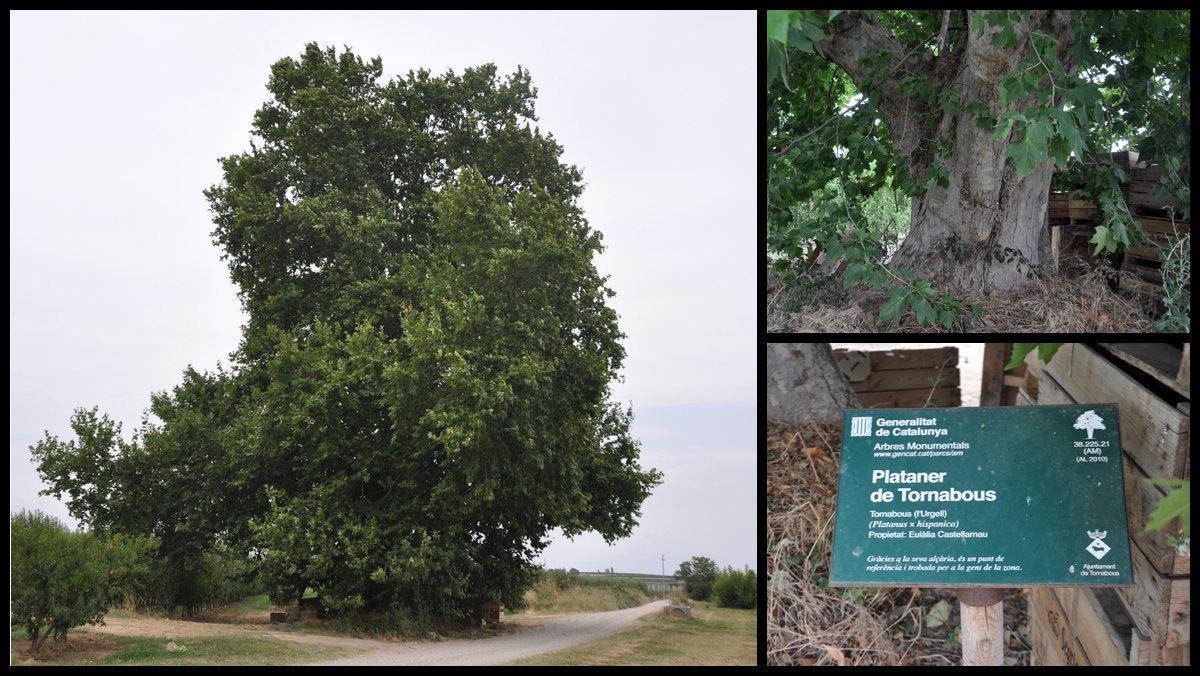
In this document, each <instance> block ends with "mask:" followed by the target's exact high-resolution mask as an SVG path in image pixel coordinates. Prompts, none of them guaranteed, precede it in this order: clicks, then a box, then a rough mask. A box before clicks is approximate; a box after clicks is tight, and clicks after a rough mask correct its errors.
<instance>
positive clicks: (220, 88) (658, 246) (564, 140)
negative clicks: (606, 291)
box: [9, 12, 758, 572]
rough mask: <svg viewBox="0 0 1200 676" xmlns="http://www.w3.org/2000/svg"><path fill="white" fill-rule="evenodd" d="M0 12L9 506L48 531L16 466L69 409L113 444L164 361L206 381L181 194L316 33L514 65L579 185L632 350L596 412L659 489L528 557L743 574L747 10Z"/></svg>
mask: <svg viewBox="0 0 1200 676" xmlns="http://www.w3.org/2000/svg"><path fill="white" fill-rule="evenodd" d="M10 16H11V33H10V38H11V47H10V58H11V65H10V73H11V90H10V112H11V123H10V125H11V126H10V138H11V147H12V150H11V155H10V158H9V162H10V170H11V179H10V190H11V206H10V216H11V226H10V244H11V249H10V250H11V261H10V281H11V291H10V313H11V316H10V339H11V347H10V385H9V390H10V395H11V399H10V401H11V403H10V408H9V415H10V424H9V451H10V459H9V463H10V469H11V478H10V507H11V508H12V509H19V508H23V507H38V508H41V509H43V510H46V511H48V512H51V513H54V514H56V515H59V516H65V515H66V509H65V507H63V506H62V505H61V504H58V503H57V502H55V501H54V500H53V499H51V498H46V497H38V496H37V495H36V493H37V491H38V490H39V488H40V485H39V484H38V479H37V476H36V474H35V472H34V470H33V467H32V465H31V463H30V462H29V459H28V451H27V448H28V446H29V444H30V443H32V442H34V441H36V440H37V439H38V438H40V436H41V433H42V430H44V429H45V430H49V431H50V432H51V433H53V434H59V435H65V434H67V433H68V432H69V428H68V426H67V420H68V417H69V416H70V413H71V410H72V409H73V408H75V407H76V406H82V405H86V406H92V405H99V406H100V408H101V410H103V411H105V412H107V413H108V414H109V415H111V416H113V417H114V418H116V419H118V420H120V421H122V422H123V423H124V425H125V429H126V430H127V431H128V430H130V429H132V428H133V427H134V426H136V424H137V423H138V421H139V419H140V417H141V414H142V411H143V410H144V409H145V407H146V406H147V404H148V402H149V399H148V397H149V394H150V392H151V391H155V390H161V389H165V388H168V387H170V386H171V385H173V384H174V383H176V382H177V381H178V378H179V374H180V372H181V371H182V369H183V368H184V367H185V366H186V365H188V364H189V363H190V364H192V365H194V366H196V367H197V368H200V369H210V368H212V367H213V366H214V365H215V364H216V363H217V362H218V361H222V362H224V363H228V354H229V352H231V351H232V350H233V349H234V347H235V345H236V343H237V341H238V338H239V335H240V334H239V327H240V324H241V322H242V320H243V317H242V314H241V311H240V308H239V306H238V302H237V299H236V296H235V291H234V287H233V285H232V284H231V283H230V281H229V279H228V275H227V271H226V268H225V265H224V264H223V263H222V262H221V261H220V260H219V252H218V250H217V249H216V248H215V247H214V246H213V245H212V243H211V241H210V238H209V232H210V231H211V230H212V224H211V222H210V219H209V214H208V210H207V205H206V203H205V201H204V198H203V196H202V194H201V190H203V189H204V188H205V187H207V186H209V185H211V184H213V183H215V182H216V181H217V180H218V179H219V168H218V166H217V158H218V157H221V156H224V155H229V154H233V153H236V152H240V151H242V150H244V149H245V148H247V147H248V141H249V127H250V121H251V116H252V114H253V112H254V111H255V110H256V109H257V108H258V107H259V106H260V105H261V104H262V102H263V101H264V100H265V98H266V96H267V93H266V89H265V84H266V79H267V75H268V68H269V66H270V64H271V63H273V62H274V61H276V60H278V59H279V58H282V57H284V56H288V55H291V56H296V55H298V54H299V53H300V52H301V50H302V48H303V45H304V43H305V42H308V41H314V40H315V41H317V42H320V43H321V44H322V45H336V46H338V47H342V46H350V47H351V48H353V49H354V50H355V52H356V53H358V54H360V55H362V56H364V57H371V56H376V55H378V56H380V57H382V59H383V65H384V76H385V78H386V77H391V76H392V75H396V74H399V73H404V72H407V71H408V70H409V69H415V68H422V67H424V68H429V69H430V70H432V71H434V72H443V71H445V70H446V69H447V68H453V69H455V70H456V71H460V70H461V69H462V68H464V67H466V66H471V65H477V64H479V63H483V62H487V61H492V62H495V63H496V64H497V66H498V67H499V68H500V70H501V71H502V72H511V71H512V70H514V69H515V68H516V67H517V65H518V64H519V65H522V66H524V67H526V68H528V69H529V70H530V71H531V73H532V76H533V79H534V84H535V85H536V86H537V87H538V91H539V96H538V101H537V110H538V116H539V118H540V122H539V124H540V126H541V127H542V128H543V129H546V130H548V131H550V132H552V133H553V134H554V135H555V136H556V138H557V139H558V140H559V142H560V143H561V144H562V145H563V146H564V147H565V149H566V155H565V157H566V160H567V161H568V162H571V163H573V164H576V165H578V166H579V167H580V168H581V169H582V171H583V175H584V180H585V182H586V183H587V189H586V191H585V194H584V197H583V200H582V204H583V206H584V208H585V209H586V211H587V214H588V218H589V220H590V221H591V223H592V225H593V226H594V227H596V228H597V229H599V230H600V231H602V232H603V233H604V240H605V244H606V245H607V247H608V250H607V251H606V252H605V253H604V254H603V255H602V256H601V257H600V259H599V260H598V265H599V267H600V269H601V270H602V271H603V272H604V273H606V274H609V275H611V276H612V279H611V282H610V283H611V286H612V287H613V288H614V289H615V290H616V292H617V296H616V298H615V299H614V301H613V304H614V306H615V307H616V309H617V310H618V311H619V312H620V314H621V325H622V328H623V329H624V331H625V332H626V333H627V334H628V338H627V339H626V342H625V345H626V349H627V351H628V359H627V361H626V368H625V373H624V375H625V380H624V382H622V383H619V384H617V385H616V394H617V397H618V398H619V399H620V400H622V401H632V402H633V404H634V408H635V414H637V415H638V416H639V419H638V422H636V423H635V424H636V430H637V431H638V433H639V434H640V435H641V438H642V440H643V448H644V459H645V460H646V462H647V463H648V464H651V465H654V466H656V467H659V468H660V469H663V470H664V471H666V473H667V484H666V485H665V486H663V487H661V488H660V489H659V491H658V492H657V493H656V494H655V496H653V497H652V498H651V499H650V500H649V501H648V502H647V503H646V506H645V518H644V519H643V525H642V526H641V527H640V528H639V530H638V532H637V533H636V534H635V535H634V536H633V537H632V538H629V539H627V540H624V541H622V542H620V543H618V544H617V545H615V546H613V547H608V546H606V545H604V544H603V543H602V542H599V541H598V539H593V538H587V537H584V538H579V539H577V540H576V541H575V542H555V544H554V545H552V546H551V548H550V549H549V550H548V551H547V553H546V556H545V562H546V563H547V564H549V565H553V566H568V567H569V566H575V567H578V568H581V569H585V570H590V569H596V568H603V567H607V566H610V565H611V566H614V567H617V568H632V569H636V570H639V571H646V572H651V571H657V570H659V567H660V566H659V556H660V555H666V557H667V565H668V567H673V565H675V564H677V563H678V561H679V560H680V559H684V558H687V557H688V556H691V555H692V554H695V553H707V554H708V555H709V556H712V557H713V558H716V559H717V560H718V561H719V562H721V563H723V564H724V563H732V564H735V565H742V564H751V565H753V564H754V562H755V560H756V556H755V553H754V552H755V549H756V542H757V536H756V533H757V527H756V520H757V509H756V507H755V496H756V486H757V478H756V476H757V473H756V467H757V459H756V451H755V447H756V432H755V414H754V406H755V397H756V391H757V384H756V383H757V375H756V372H757V367H756V347H755V333H756V326H757V305H756V301H755V298H756V297H757V289H756V287H755V279H756V272H755V270H756V253H755V249H756V243H755V238H756V235H755V222H756V215H755V212H756V189H755V184H756V180H757V160H756V152H755V148H756V143H757V141H756V139H757V121H756V96H757V94H756V91H757V80H756V77H757V76H756V72H757V65H756V64H757V54H758V52H757V49H758V43H757V40H756V28H755V26H756V20H755V14H754V12H739V13H717V14H691V13H687V14H684V13H665V14H654V13H635V14H628V13H599V14H593V13H581V12H564V13H553V14H551V13H503V14H487V13H479V12H453V13H399V12H394V13H367V12H346V13H321V14H315V13H190V12H189V13H104V14H97V13H31V12H18V13H15V14H12V15H10Z"/></svg>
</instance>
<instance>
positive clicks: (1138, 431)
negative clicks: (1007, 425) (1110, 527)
mask: <svg viewBox="0 0 1200 676" xmlns="http://www.w3.org/2000/svg"><path fill="white" fill-rule="evenodd" d="M1119 347H1120V350H1119V352H1120V355H1118V354H1117V352H1118V350H1116V349H1114V350H1112V353H1111V355H1110V354H1109V353H1108V351H1107V350H1105V351H1103V352H1102V351H1100V350H1096V349H1093V348H1089V347H1087V346H1083V345H1078V344H1067V345H1064V346H1063V347H1062V348H1061V349H1060V351H1059V353H1058V354H1056V355H1055V357H1054V359H1052V360H1051V362H1050V364H1042V363H1041V362H1040V360H1039V359H1038V358H1037V357H1036V353H1031V354H1030V356H1029V357H1027V359H1026V365H1027V367H1028V369H1029V371H1030V372H1031V373H1033V374H1035V375H1036V376H1037V378H1038V384H1037V387H1038V394H1037V401H1038V403H1039V404H1071V403H1109V402H1115V403H1116V404H1117V405H1118V406H1119V407H1120V411H1121V445H1122V465H1123V469H1124V474H1125V492H1126V495H1125V503H1126V511H1127V514H1128V518H1129V532H1130V539H1131V540H1132V543H1133V546H1132V547H1131V548H1130V549H1131V551H1130V555H1131V559H1132V563H1133V581H1134V584H1133V586H1132V587H1128V588H1118V589H1116V590H1110V591H1111V596H1112V597H1115V598H1116V599H1117V600H1118V602H1119V604H1120V606H1119V607H1113V606H1112V603H1111V601H1112V598H1111V597H1110V594H1109V592H1108V591H1105V590H1089V589H1071V590H1066V589H1055V590H1053V593H1052V594H1051V596H1053V603H1052V602H1051V599H1050V597H1049V596H1047V595H1046V594H1045V593H1041V592H1039V593H1037V594H1035V595H1031V597H1030V616H1031V627H1034V631H1036V632H1038V633H1039V634H1040V635H1039V636H1036V637H1034V651H1035V657H1036V660H1037V663H1039V664H1060V663H1070V662H1071V661H1072V660H1074V663H1086V664H1112V663H1113V661H1114V660H1116V659H1117V658H1118V656H1119V655H1127V656H1128V662H1126V663H1131V664H1158V665H1184V664H1190V661H1191V653H1190V629H1191V582H1190V577H1189V576H1190V573H1191V560H1190V557H1189V556H1187V555H1185V554H1183V553H1181V552H1178V551H1176V550H1175V548H1174V547H1172V546H1171V545H1170V544H1169V543H1168V542H1167V539H1168V536H1169V534H1170V533H1168V532H1156V533H1146V532H1145V531H1144V528H1145V525H1146V521H1147V519H1148V518H1149V514H1150V511H1151V510H1153V508H1154V505H1156V504H1157V503H1158V501H1159V500H1160V499H1161V498H1162V497H1163V496H1164V495H1165V494H1166V492H1165V491H1164V490H1162V489H1161V488H1159V487H1158V486H1154V485H1151V484H1148V483H1147V482H1146V479H1147V478H1149V477H1151V476H1176V477H1187V476H1189V474H1190V462H1189V458H1188V456H1187V448H1188V440H1189V418H1188V414H1189V413H1190V402H1186V401H1185V402H1178V401H1175V400H1177V399H1179V398H1181V397H1183V396H1186V393H1187V392H1188V391H1190V385H1189V386H1187V387H1184V386H1181V385H1180V384H1179V383H1180V382H1181V379H1182V381H1183V382H1186V381H1187V378H1188V376H1189V375H1190V354H1191V350H1190V345H1189V346H1187V347H1186V349H1175V350H1174V352H1172V351H1171V350H1167V349H1161V348H1157V349H1151V348H1152V346H1149V345H1147V344H1123V345H1120V346H1119ZM1167 347H1169V346H1167ZM1117 359H1120V360H1121V361H1123V362H1125V363H1126V364H1127V365H1128V366H1127V367H1126V369H1122V368H1120V367H1118V366H1117V364H1116V360H1117ZM1060 360H1061V361H1060ZM1130 367H1133V368H1135V369H1137V371H1138V372H1139V373H1138V374H1137V375H1131V374H1130V373H1128V372H1126V370H1128V369H1129V368H1130ZM1140 372H1144V373H1145V375H1144V376H1143V375H1141V373H1140ZM1150 380H1154V381H1155V382H1159V383H1162V384H1163V385H1164V386H1168V387H1170V390H1171V391H1173V392H1174V393H1175V394H1172V395H1170V396H1172V397H1174V398H1175V400H1170V401H1169V400H1165V399H1163V398H1162V397H1160V396H1158V395H1157V394H1155V392H1154V391H1152V390H1151V388H1150V387H1149V385H1148V383H1149V382H1150ZM1166 381H1170V382H1166ZM1143 383H1147V384H1143ZM1172 384H1173V385H1174V386H1171V385H1172ZM1158 392H1160V393H1165V392H1166V390H1161V389H1160V390H1158ZM1175 395H1179V396H1175ZM1026 396H1028V395H1026ZM1035 616H1036V617H1037V618H1038V619H1037V623H1036V625H1035V623H1034V621H1033V618H1034V617H1035ZM1061 618H1065V620H1063V621H1059V622H1057V623H1056V619H1061Z"/></svg>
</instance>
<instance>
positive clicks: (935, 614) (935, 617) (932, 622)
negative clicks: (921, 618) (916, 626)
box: [925, 599, 950, 629]
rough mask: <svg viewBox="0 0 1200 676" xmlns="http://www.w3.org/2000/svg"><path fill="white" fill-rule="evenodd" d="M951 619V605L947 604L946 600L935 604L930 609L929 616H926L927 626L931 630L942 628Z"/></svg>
mask: <svg viewBox="0 0 1200 676" xmlns="http://www.w3.org/2000/svg"><path fill="white" fill-rule="evenodd" d="M949 619H950V604H949V603H946V599H942V600H941V601H938V602H937V603H935V604H933V607H932V608H930V609H929V614H928V615H926V616H925V626H926V627H929V628H930V629H932V628H934V627H940V626H942V625H943V624H945V623H946V620H949Z"/></svg>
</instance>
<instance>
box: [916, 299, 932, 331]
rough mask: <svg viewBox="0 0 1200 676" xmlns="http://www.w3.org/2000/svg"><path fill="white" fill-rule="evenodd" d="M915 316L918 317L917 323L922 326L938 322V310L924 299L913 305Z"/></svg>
mask: <svg viewBox="0 0 1200 676" xmlns="http://www.w3.org/2000/svg"><path fill="white" fill-rule="evenodd" d="M912 310H913V314H914V315H916V316H917V323H918V324H921V325H922V326H928V325H930V324H933V323H934V322H936V321H937V310H934V309H933V306H931V305H930V304H929V301H927V300H925V299H924V298H918V299H917V300H916V301H914V302H913V304H912Z"/></svg>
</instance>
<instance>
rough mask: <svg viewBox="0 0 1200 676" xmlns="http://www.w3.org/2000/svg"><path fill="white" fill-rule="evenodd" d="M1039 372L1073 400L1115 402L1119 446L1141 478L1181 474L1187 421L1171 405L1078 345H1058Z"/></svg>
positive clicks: (1100, 357) (1186, 418)
mask: <svg viewBox="0 0 1200 676" xmlns="http://www.w3.org/2000/svg"><path fill="white" fill-rule="evenodd" d="M1030 354H1036V352H1034V353H1030ZM1035 358H1036V357H1035ZM1026 361H1027V362H1028V359H1027V360H1026ZM1043 368H1044V371H1045V372H1046V373H1048V374H1049V375H1051V376H1053V377H1054V379H1055V381H1057V382H1058V384H1059V385H1062V387H1063V388H1064V389H1065V390H1066V391H1067V393H1068V394H1070V396H1071V397H1072V398H1073V399H1074V400H1075V401H1078V402H1080V403H1093V402H1094V403H1109V402H1117V403H1119V404H1120V406H1121V446H1122V448H1123V449H1124V450H1125V452H1126V453H1128V454H1129V455H1130V457H1131V458H1133V460H1134V461H1135V462H1136V463H1137V464H1138V466H1139V467H1141V468H1142V469H1143V470H1145V472H1146V474H1147V475H1149V476H1156V477H1182V476H1183V470H1184V466H1185V465H1186V463H1187V450H1188V449H1187V441H1188V432H1189V429H1190V422H1189V418H1188V416H1187V415H1185V414H1184V413H1183V412H1181V411H1180V410H1178V409H1177V408H1176V407H1175V406H1174V405H1173V404H1171V403H1168V402H1166V401H1164V400H1162V399H1161V398H1160V397H1158V396H1156V395H1155V394H1154V393H1153V392H1151V391H1149V390H1148V389H1146V388H1145V387H1143V386H1142V385H1141V384H1139V383H1138V382H1137V381H1136V380H1135V379H1134V378H1133V377H1131V376H1129V375H1128V374H1126V373H1125V372H1123V371H1122V370H1121V369H1120V368H1118V367H1117V366H1116V365H1115V364H1113V363H1112V362H1110V361H1108V360H1107V359H1105V358H1104V357H1102V356H1101V355H1100V354H1099V353H1097V352H1096V351H1095V350H1093V349H1092V348H1090V347H1087V346H1086V345H1083V344H1080V343H1067V344H1065V345H1063V346H1062V347H1061V348H1060V349H1059V351H1058V354H1056V355H1055V356H1054V359H1053V360H1051V362H1050V363H1049V364H1047V365H1045V366H1044V367H1043Z"/></svg>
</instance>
